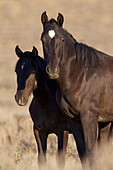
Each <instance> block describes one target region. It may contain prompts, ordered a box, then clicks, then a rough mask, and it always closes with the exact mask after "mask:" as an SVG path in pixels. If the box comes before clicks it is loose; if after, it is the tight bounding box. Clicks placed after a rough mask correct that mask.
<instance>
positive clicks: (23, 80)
mask: <svg viewBox="0 0 113 170" xmlns="http://www.w3.org/2000/svg"><path fill="white" fill-rule="evenodd" d="M15 52H16V55H17V56H18V57H19V60H18V61H17V64H16V68H15V72H16V74H17V92H16V95H15V100H16V102H17V104H18V105H20V106H24V105H26V104H27V101H28V98H29V95H30V94H31V92H32V91H33V90H35V89H36V87H37V81H36V78H35V67H34V65H33V61H34V62H35V61H36V58H37V56H38V51H37V49H36V48H35V47H33V50H32V52H22V51H21V49H20V48H19V47H18V46H16V48H15Z"/></svg>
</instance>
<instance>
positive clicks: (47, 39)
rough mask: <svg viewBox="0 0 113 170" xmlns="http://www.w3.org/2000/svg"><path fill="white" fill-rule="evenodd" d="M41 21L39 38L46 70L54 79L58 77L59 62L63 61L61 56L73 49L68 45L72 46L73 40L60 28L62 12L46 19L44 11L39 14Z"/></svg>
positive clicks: (62, 19) (62, 18) (71, 51)
mask: <svg viewBox="0 0 113 170" xmlns="http://www.w3.org/2000/svg"><path fill="white" fill-rule="evenodd" d="M41 21H42V24H43V33H42V35H41V40H42V45H43V52H44V58H45V60H46V62H47V67H46V72H47V73H48V75H49V76H50V78H51V79H54V78H55V79H56V78H58V77H59V73H60V63H61V62H63V56H64V55H67V54H68V55H70V54H71V53H73V50H72V49H71V50H70V48H69V47H70V46H71V45H72V44H73V46H74V43H75V40H74V38H73V37H72V36H71V35H70V34H69V33H68V32H67V31H66V30H64V29H63V28H62V26H63V22H64V17H63V15H62V14H60V13H59V14H58V17H57V20H55V19H51V20H49V21H48V17H47V15H46V12H44V13H43V14H42V16H41ZM67 40H68V44H67ZM69 50H70V51H69Z"/></svg>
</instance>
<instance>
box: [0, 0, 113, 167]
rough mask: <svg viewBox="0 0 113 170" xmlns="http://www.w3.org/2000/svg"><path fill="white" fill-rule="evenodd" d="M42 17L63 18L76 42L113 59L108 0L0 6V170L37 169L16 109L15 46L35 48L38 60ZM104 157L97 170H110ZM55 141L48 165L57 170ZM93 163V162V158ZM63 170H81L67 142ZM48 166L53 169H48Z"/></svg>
mask: <svg viewBox="0 0 113 170" xmlns="http://www.w3.org/2000/svg"><path fill="white" fill-rule="evenodd" d="M45 10H46V11H47V14H48V16H49V18H51V17H54V18H56V17H57V14H58V12H61V13H62V14H63V15H64V19H65V23H64V27H65V28H66V29H67V30H68V31H69V32H70V33H71V34H72V35H73V36H74V37H75V39H77V40H78V41H79V42H83V43H86V44H88V45H90V46H93V47H95V48H97V49H99V50H102V51H104V52H106V53H108V54H110V55H113V1H112V0H87V1H86V0H70V1H69V0H0V170H7V169H8V170H19V169H20V168H21V170H30V169H33V170H34V169H38V165H37V148H36V143H35V140H34V136H33V131H32V121H31V119H30V116H29V112H28V107H29V103H30V101H31V98H32V96H31V98H30V100H29V103H28V104H27V106H25V107H19V106H17V104H16V102H15V100H14V95H15V93H16V75H15V72H14V69H15V64H16V61H17V57H16V55H15V52H14V49H15V46H16V45H17V44H18V45H19V46H20V48H21V49H23V51H25V50H32V46H33V45H34V46H36V47H37V48H38V50H39V54H40V55H41V56H42V57H43V52H42V46H41V41H40V35H41V32H42V25H41V21H40V16H41V14H42V12H43V11H45ZM105 148H106V150H108V151H109V152H106V151H103V153H102V155H104V156H103V159H102V169H103V170H113V159H112V158H113V146H112V143H111V145H109V148H108V145H107V146H106V147H105ZM56 151H57V138H56V137H55V136H54V135H50V137H49V138H48V151H47V158H48V165H47V167H46V168H45V169H49V170H52V169H53V168H54V169H55V170H57V167H56V162H55V155H56ZM97 159H98V158H97ZM66 160H67V161H66V167H65V170H68V169H70V170H73V169H74V170H78V169H81V165H80V161H79V158H78V153H77V151H76V145H75V142H74V140H73V137H72V135H70V137H69V142H68V148H67V157H66ZM51 162H52V163H51Z"/></svg>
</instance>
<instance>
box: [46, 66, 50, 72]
mask: <svg viewBox="0 0 113 170" xmlns="http://www.w3.org/2000/svg"><path fill="white" fill-rule="evenodd" d="M46 72H47V73H50V68H49V65H47V67H46Z"/></svg>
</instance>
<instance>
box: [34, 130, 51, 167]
mask: <svg viewBox="0 0 113 170" xmlns="http://www.w3.org/2000/svg"><path fill="white" fill-rule="evenodd" d="M34 135H35V139H36V142H37V146H38V165H39V167H40V168H42V169H43V167H44V165H45V164H46V149H47V136H48V134H47V133H46V132H45V131H43V130H37V129H36V128H35V127H34Z"/></svg>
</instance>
